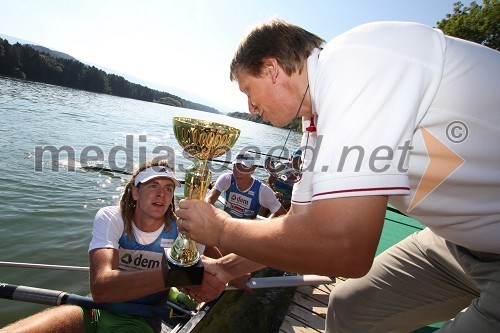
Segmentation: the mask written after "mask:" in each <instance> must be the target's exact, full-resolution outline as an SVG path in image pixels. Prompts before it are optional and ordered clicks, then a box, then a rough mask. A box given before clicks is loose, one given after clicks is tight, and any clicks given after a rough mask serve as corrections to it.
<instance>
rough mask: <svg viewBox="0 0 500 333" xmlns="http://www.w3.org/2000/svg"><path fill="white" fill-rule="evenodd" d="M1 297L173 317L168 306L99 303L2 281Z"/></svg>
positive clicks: (154, 316) (76, 296) (45, 303)
mask: <svg viewBox="0 0 500 333" xmlns="http://www.w3.org/2000/svg"><path fill="white" fill-rule="evenodd" d="M0 298H4V299H11V300H14V301H22V302H30V303H37V304H44V305H51V306H59V305H63V304H71V305H78V306H81V307H82V308H86V309H102V310H109V311H114V312H119V313H126V314H130V315H135V316H142V317H149V318H161V319H163V320H167V319H169V318H172V314H173V310H172V308H171V307H167V306H163V307H162V306H152V305H146V304H138V303H124V302H121V303H97V302H94V300H93V299H92V298H90V297H84V296H80V295H76V294H68V293H66V292H63V291H58V290H50V289H42V288H34V287H26V286H17V285H13V284H8V283H1V282H0Z"/></svg>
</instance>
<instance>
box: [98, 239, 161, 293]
mask: <svg viewBox="0 0 500 333" xmlns="http://www.w3.org/2000/svg"><path fill="white" fill-rule="evenodd" d="M118 253H119V252H118V250H116V249H108V248H99V249H94V250H92V251H90V252H89V259H90V291H91V293H92V298H93V299H94V301H96V302H123V301H129V300H131V299H135V298H139V297H143V296H147V295H150V294H153V293H155V292H158V291H161V290H164V289H165V283H164V280H163V271H162V269H161V268H158V269H151V270H135V271H124V270H120V269H118V262H119V261H118V260H119V258H118V255H119V254H118ZM144 281H147V283H144ZM124 286H127V287H126V288H124Z"/></svg>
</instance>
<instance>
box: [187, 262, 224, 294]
mask: <svg viewBox="0 0 500 333" xmlns="http://www.w3.org/2000/svg"><path fill="white" fill-rule="evenodd" d="M201 260H202V262H203V266H204V269H205V271H204V273H203V282H202V283H201V285H196V286H189V287H185V288H184V291H185V292H186V293H187V294H188V295H189V296H191V297H192V298H194V299H195V300H196V302H198V303H200V302H208V301H211V300H213V299H214V298H216V297H217V296H218V295H219V294H220V293H221V292H223V291H224V290H225V289H226V284H227V283H228V282H229V280H230V279H231V277H230V276H229V275H228V274H227V273H226V272H224V271H223V270H222V268H221V267H220V266H219V265H217V261H216V260H215V259H213V258H210V257H206V256H203V255H202V256H201Z"/></svg>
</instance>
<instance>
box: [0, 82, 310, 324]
mask: <svg viewBox="0 0 500 333" xmlns="http://www.w3.org/2000/svg"><path fill="white" fill-rule="evenodd" d="M176 116H180V117H190V118H197V119H204V120H210V121H215V122H219V123H223V124H227V125H230V126H234V127H237V128H239V129H240V130H241V135H240V138H239V140H238V141H237V142H236V144H235V146H234V147H233V149H232V156H234V154H235V153H237V152H238V151H239V150H240V149H241V148H244V147H253V149H254V150H255V149H260V151H261V152H265V153H267V154H277V152H278V150H279V148H281V145H282V144H283V143H284V140H285V138H286V136H287V134H288V131H287V130H284V129H279V128H274V127H272V126H266V125H262V124H256V123H252V122H249V121H244V120H240V119H234V118H230V117H227V116H224V115H214V114H210V113H206V112H200V111H195V110H189V109H183V108H175V107H170V106H166V105H162V104H155V103H148V102H142V101H137V100H132V99H126V98H120V97H114V96H108V95H103V94H95V93H90V92H85V91H80V90H74V89H69V88H63V87H57V86H51V85H47V84H42V83H34V82H27V81H21V80H14V79H10V78H5V77H0V133H1V134H0V152H1V158H0V188H1V191H0V202H1V203H2V204H1V205H0V244H1V245H0V261H11V262H25V263H37V264H53V265H74V266H88V254H87V247H88V244H89V242H90V237H91V230H92V221H93V218H94V215H95V213H96V212H97V210H99V209H100V208H101V207H103V206H108V205H116V204H117V203H118V201H119V198H120V195H121V191H122V190H123V187H124V184H125V182H126V181H127V176H126V175H123V174H119V173H110V172H96V171H89V170H84V169H82V168H79V167H78V163H76V167H75V168H74V170H73V169H72V166H73V165H74V163H73V162H72V160H70V161H68V154H67V153H62V154H60V155H59V160H57V158H56V160H55V161H52V158H51V154H50V153H49V152H48V151H47V152H45V153H44V154H43V155H41V154H40V152H43V151H44V150H48V149H49V148H51V147H52V148H54V149H59V148H62V147H65V146H67V147H66V148H67V149H68V151H70V154H69V155H70V157H72V156H71V152H74V158H75V159H76V160H77V161H79V160H80V157H82V156H88V157H92V156H96V154H97V152H99V151H101V152H102V153H103V156H104V162H105V166H106V167H112V168H118V169H123V168H127V167H129V166H131V165H132V164H133V165H134V166H137V165H138V164H139V163H140V162H143V161H144V160H146V159H150V158H153V157H156V156H158V155H164V154H165V150H161V149H162V148H164V147H169V149H173V151H175V167H176V171H177V175H178V176H179V177H180V179H183V173H182V170H183V167H185V166H186V165H189V164H190V162H189V161H188V160H187V159H186V158H184V156H183V153H182V149H181V148H180V146H179V145H178V143H177V141H176V140H175V137H174V135H173V132H172V118H173V117H176ZM299 144H300V134H299V133H292V135H291V136H290V139H289V143H288V144H287V146H288V147H289V148H290V149H292V150H293V149H294V148H296V147H298V146H299ZM158 149H160V150H158ZM37 152H38V153H39V154H37ZM40 155H41V156H40ZM225 158H228V159H229V158H230V155H228V156H222V157H220V158H219V159H225ZM109 163H111V164H109ZM262 163H263V159H261V160H260V161H259V164H262ZM225 170H226V169H225V168H223V167H221V164H218V165H217V164H214V165H213V167H212V171H213V176H212V180H215V179H216V177H217V176H218V175H219V174H220V173H221V172H223V171H225ZM256 176H257V177H258V178H261V179H265V178H267V174H266V173H265V172H264V171H262V170H260V169H257V171H256ZM176 196H177V197H178V198H179V199H180V198H182V190H178V192H176ZM0 282H3V283H10V284H16V285H25V286H32V287H38V288H46V289H55V290H62V291H66V292H69V293H76V294H80V295H85V294H87V293H88V273H85V272H75V271H61V270H59V271H55V270H42V269H31V268H11V267H0ZM43 308H45V306H42V305H35V304H30V303H25V302H18V301H11V300H3V299H0V327H3V326H5V325H6V324H8V323H11V322H13V321H15V320H17V319H20V318H23V317H25V316H27V315H30V314H32V313H35V312H38V311H40V310H41V309H43Z"/></svg>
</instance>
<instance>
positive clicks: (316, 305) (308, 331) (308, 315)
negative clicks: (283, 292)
mask: <svg viewBox="0 0 500 333" xmlns="http://www.w3.org/2000/svg"><path fill="white" fill-rule="evenodd" d="M343 281H345V279H343V278H336V282H335V283H332V284H325V285H320V286H316V287H315V286H302V287H298V288H297V291H296V292H295V295H294V297H293V300H292V304H291V305H290V307H289V308H288V313H287V315H286V316H285V319H284V320H283V323H282V325H281V328H280V332H283V333H292V332H297V333H315V332H324V331H325V319H326V311H327V307H328V297H329V295H330V292H331V291H332V289H333V288H334V287H335V285H337V284H339V283H342V282H343Z"/></svg>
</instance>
